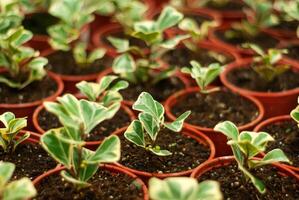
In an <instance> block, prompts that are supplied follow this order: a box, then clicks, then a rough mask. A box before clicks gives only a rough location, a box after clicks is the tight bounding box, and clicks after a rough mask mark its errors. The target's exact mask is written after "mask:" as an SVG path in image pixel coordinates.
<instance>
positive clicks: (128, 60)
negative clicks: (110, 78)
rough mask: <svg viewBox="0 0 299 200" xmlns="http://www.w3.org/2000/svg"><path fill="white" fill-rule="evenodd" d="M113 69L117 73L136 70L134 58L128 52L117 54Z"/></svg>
mask: <svg viewBox="0 0 299 200" xmlns="http://www.w3.org/2000/svg"><path fill="white" fill-rule="evenodd" d="M112 69H113V72H114V73H116V74H122V73H129V72H134V71H135V70H136V64H135V61H134V58H133V57H132V56H131V55H130V54H128V53H124V54H122V55H120V56H117V57H116V58H115V59H114V60H113V63H112Z"/></svg>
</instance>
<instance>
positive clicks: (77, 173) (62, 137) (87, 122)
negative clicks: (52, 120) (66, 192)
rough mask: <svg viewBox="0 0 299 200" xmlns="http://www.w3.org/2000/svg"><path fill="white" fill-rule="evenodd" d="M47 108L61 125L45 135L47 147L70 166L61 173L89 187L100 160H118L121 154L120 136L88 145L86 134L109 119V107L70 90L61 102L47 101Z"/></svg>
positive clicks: (108, 161) (58, 159) (76, 184)
mask: <svg viewBox="0 0 299 200" xmlns="http://www.w3.org/2000/svg"><path fill="white" fill-rule="evenodd" d="M44 105H45V107H46V109H47V110H48V111H49V112H51V113H53V114H55V115H56V116H57V117H58V118H59V121H60V123H61V124H62V125H63V127H61V128H57V129H52V130H49V131H47V132H46V133H45V134H43V135H42V137H41V144H42V146H43V148H44V149H45V150H46V151H47V152H48V153H49V154H50V155H51V156H52V157H53V158H54V159H55V160H56V161H57V162H59V163H60V164H62V165H63V166H65V167H66V170H63V171H61V176H62V177H63V178H64V179H65V180H66V181H68V182H70V183H73V184H74V186H75V187H77V188H78V189H81V188H84V187H88V186H89V185H90V184H89V183H88V180H89V179H90V178H91V177H92V176H93V175H94V174H95V173H96V172H97V170H98V168H99V164H100V163H114V162H117V161H118V160H119V158H120V140H119V138H118V137H117V136H110V137H107V138H106V139H105V140H104V141H103V142H102V143H101V145H100V146H99V147H98V148H97V149H96V150H95V151H92V150H89V149H87V148H85V147H84V145H85V143H86V142H85V139H86V136H87V135H89V134H90V132H91V131H92V129H93V128H94V127H95V126H97V125H98V124H99V123H100V122H102V121H104V120H105V119H106V113H107V110H108V109H107V108H106V107H104V106H102V105H100V104H98V103H95V102H90V101H88V100H85V99H81V100H78V99H76V98H75V97H74V96H72V95H70V94H66V95H64V96H63V97H59V98H58V103H55V102H46V103H45V104H44Z"/></svg>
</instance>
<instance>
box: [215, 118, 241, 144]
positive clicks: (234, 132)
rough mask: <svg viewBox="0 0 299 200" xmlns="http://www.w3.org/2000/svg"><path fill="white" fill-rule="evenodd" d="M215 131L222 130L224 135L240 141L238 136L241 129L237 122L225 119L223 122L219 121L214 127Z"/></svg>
mask: <svg viewBox="0 0 299 200" xmlns="http://www.w3.org/2000/svg"><path fill="white" fill-rule="evenodd" d="M214 130H215V131H218V132H221V133H223V134H224V135H226V136H227V137H228V138H229V139H232V140H234V141H238V137H239V130H238V128H237V127H236V125H235V124H233V123H232V122H230V121H224V122H221V123H218V124H217V125H216V126H215V127H214Z"/></svg>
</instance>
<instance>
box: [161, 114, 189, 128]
mask: <svg viewBox="0 0 299 200" xmlns="http://www.w3.org/2000/svg"><path fill="white" fill-rule="evenodd" d="M190 114H191V111H186V112H184V113H183V114H181V115H180V116H179V117H178V118H177V119H176V120H175V121H173V122H171V123H165V124H164V125H165V127H166V128H168V129H170V130H172V131H174V132H179V131H181V130H182V128H183V123H184V121H185V119H186V118H187V117H188V116H189V115H190Z"/></svg>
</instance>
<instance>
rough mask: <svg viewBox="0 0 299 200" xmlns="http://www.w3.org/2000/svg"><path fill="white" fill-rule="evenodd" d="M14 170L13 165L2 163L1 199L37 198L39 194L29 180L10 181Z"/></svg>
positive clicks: (0, 175) (0, 177)
mask: <svg viewBox="0 0 299 200" xmlns="http://www.w3.org/2000/svg"><path fill="white" fill-rule="evenodd" d="M14 170H15V165H14V164H13V163H10V162H3V161H0V199H2V200H19V199H20V200H21V199H30V198H33V197H35V195H36V194H37V192H36V189H35V188H34V185H33V183H32V182H31V180H30V179H29V178H26V177H24V178H21V179H19V180H15V181H10V179H11V178H12V175H13V172H14Z"/></svg>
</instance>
